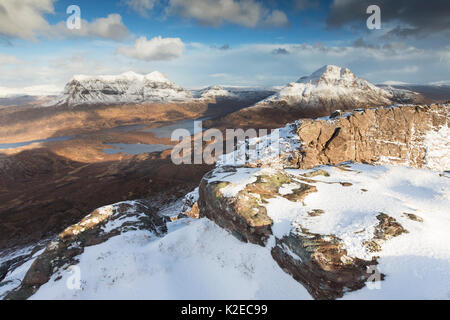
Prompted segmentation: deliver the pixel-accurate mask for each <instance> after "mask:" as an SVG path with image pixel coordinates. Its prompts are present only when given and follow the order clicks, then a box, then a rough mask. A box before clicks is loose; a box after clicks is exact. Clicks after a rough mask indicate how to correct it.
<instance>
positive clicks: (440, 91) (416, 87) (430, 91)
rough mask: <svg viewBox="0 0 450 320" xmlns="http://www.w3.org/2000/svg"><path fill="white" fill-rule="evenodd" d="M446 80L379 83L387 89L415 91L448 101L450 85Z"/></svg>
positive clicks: (428, 96)
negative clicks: (418, 82)
mask: <svg viewBox="0 0 450 320" xmlns="http://www.w3.org/2000/svg"><path fill="white" fill-rule="evenodd" d="M446 83H447V82H446V81H441V82H437V83H434V84H393V83H392V84H390V85H386V83H385V84H382V85H379V87H380V88H382V89H385V90H395V91H396V92H407V93H408V94H409V93H410V92H415V93H416V94H420V95H421V96H423V97H426V98H428V99H431V100H435V101H441V102H446V101H449V100H450V85H448V84H446Z"/></svg>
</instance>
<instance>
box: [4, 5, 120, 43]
mask: <svg viewBox="0 0 450 320" xmlns="http://www.w3.org/2000/svg"><path fill="white" fill-rule="evenodd" d="M54 1H55V0H2V1H1V2H0V36H4V37H6V38H21V39H26V40H33V41H36V40H37V39H38V38H40V37H45V38H65V37H92V38H102V39H111V40H122V39H124V38H125V37H126V36H127V35H128V34H129V31H128V28H127V27H126V26H125V25H124V24H123V22H122V17H121V16H120V15H119V14H110V15H108V16H107V17H106V18H97V19H95V20H93V21H92V22H88V21H86V20H82V21H81V29H79V30H77V29H73V30H70V29H68V28H67V26H66V21H65V20H63V21H61V22H59V23H57V24H55V25H50V24H49V23H48V22H47V20H46V18H45V15H46V14H53V13H54V8H53V3H54ZM81 16H82V17H83V11H82V12H81Z"/></svg>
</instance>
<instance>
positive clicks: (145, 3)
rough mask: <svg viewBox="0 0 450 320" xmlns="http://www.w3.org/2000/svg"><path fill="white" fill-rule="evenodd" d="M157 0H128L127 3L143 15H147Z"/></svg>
mask: <svg viewBox="0 0 450 320" xmlns="http://www.w3.org/2000/svg"><path fill="white" fill-rule="evenodd" d="M156 2H157V0H127V2H126V4H127V5H128V6H129V7H130V8H131V9H133V10H134V11H136V12H137V13H139V14H140V15H142V16H147V14H148V11H150V10H152V9H153V7H154V6H155V4H156Z"/></svg>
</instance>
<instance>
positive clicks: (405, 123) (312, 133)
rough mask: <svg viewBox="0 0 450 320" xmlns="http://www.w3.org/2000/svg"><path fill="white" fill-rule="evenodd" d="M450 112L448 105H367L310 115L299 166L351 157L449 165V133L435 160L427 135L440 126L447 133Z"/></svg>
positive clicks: (305, 122)
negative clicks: (346, 112)
mask: <svg viewBox="0 0 450 320" xmlns="http://www.w3.org/2000/svg"><path fill="white" fill-rule="evenodd" d="M449 115H450V112H449V106H448V105H437V104H434V105H430V106H398V107H380V108H376V109H365V110H362V111H360V112H358V111H356V112H353V113H352V114H350V115H347V116H343V117H336V118H332V119H330V120H323V119H319V120H309V119H305V120H303V121H302V122H301V124H300V126H299V128H298V130H297V132H298V135H299V137H300V140H301V143H302V146H301V152H302V159H301V160H300V161H299V165H300V168H304V169H307V168H314V167H316V166H319V165H324V164H338V163H342V162H346V161H354V162H361V163H393V164H402V165H408V166H412V167H417V168H420V167H428V168H436V164H435V162H436V161H440V160H443V163H444V164H446V165H448V159H447V160H445V158H444V159H442V157H446V154H448V152H450V151H449V150H450V137H448V136H447V137H446V138H445V137H444V141H445V140H447V142H446V143H444V145H440V146H439V148H440V149H441V150H440V151H441V152H442V156H441V159H436V158H435V157H434V154H433V151H435V150H431V149H432V146H430V145H427V143H428V142H429V141H427V140H426V136H427V134H429V133H430V132H432V133H437V132H439V131H440V130H442V134H443V135H444V136H445V134H446V133H445V132H448V126H449V125H448V119H449ZM438 157H439V156H438ZM441 163H442V161H441ZM438 169H440V170H447V169H448V168H438Z"/></svg>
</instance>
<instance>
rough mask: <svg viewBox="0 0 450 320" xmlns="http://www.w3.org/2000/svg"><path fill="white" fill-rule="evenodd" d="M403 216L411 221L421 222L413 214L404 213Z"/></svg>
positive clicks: (419, 218)
mask: <svg viewBox="0 0 450 320" xmlns="http://www.w3.org/2000/svg"><path fill="white" fill-rule="evenodd" d="M404 215H405V216H407V217H408V218H409V219H411V220H412V221H416V222H423V219H422V218H421V217H419V216H417V215H415V214H412V213H406V212H405V213H404Z"/></svg>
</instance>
